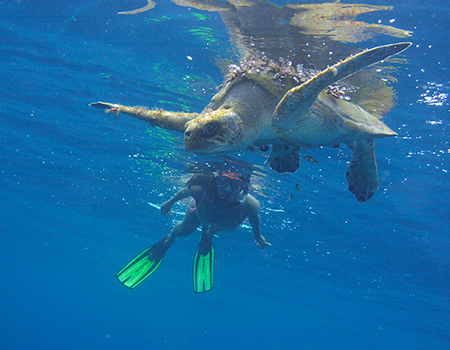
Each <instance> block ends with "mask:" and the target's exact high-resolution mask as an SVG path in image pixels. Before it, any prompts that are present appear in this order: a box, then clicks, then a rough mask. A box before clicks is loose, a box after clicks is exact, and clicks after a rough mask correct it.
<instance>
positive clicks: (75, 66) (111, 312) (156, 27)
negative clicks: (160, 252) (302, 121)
mask: <svg viewBox="0 0 450 350" xmlns="http://www.w3.org/2000/svg"><path fill="white" fill-rule="evenodd" d="M352 2H353V1H352ZM143 3H144V4H145V1H137V0H136V1H134V0H133V1H131V0H127V1H126V0H92V1H82V2H80V1H71V0H66V1H56V0H47V1H34V0H29V1H26V0H22V1H13V0H9V1H0V5H1V8H2V11H1V12H0V16H1V21H0V62H1V66H0V76H1V77H2V79H1V82H2V83H1V84H0V95H1V101H2V102H1V105H2V108H1V114H0V157H1V166H0V194H1V198H2V200H1V201H0V229H1V231H0V266H1V268H0V281H1V288H0V310H1V317H0V348H1V349H144V348H145V349H197V348H200V349H347V350H352V349H364V350H370V349H423V350H435V349H450V324H449V323H450V292H449V287H450V258H449V257H448V254H449V252H450V237H449V234H450V232H449V231H450V224H449V218H450V205H449V200H448V198H449V195H450V185H449V171H450V144H449V141H448V140H449V132H450V130H449V124H450V118H449V111H450V105H449V100H448V97H449V93H450V75H449V71H448V65H449V59H448V45H449V44H450V42H449V39H448V32H449V31H450V24H449V22H448V18H449V17H450V3H449V2H448V1H427V2H420V1H406V0H404V1H402V2H400V1H398V2H395V3H390V2H387V1H370V4H372V5H394V9H393V10H392V11H383V12H375V13H370V14H366V15H364V16H362V17H363V18H364V20H366V21H368V22H371V23H377V22H379V23H384V24H389V23H393V25H395V26H396V27H398V28H403V29H406V30H411V31H413V32H414V34H413V36H412V37H411V40H412V42H413V46H412V47H411V48H410V49H409V50H408V51H407V52H406V53H405V55H404V58H407V59H408V63H407V64H405V65H404V66H402V68H401V70H400V71H399V72H398V74H397V78H398V83H397V84H396V85H395V88H396V89H397V90H398V97H397V101H396V106H395V107H394V108H393V109H392V111H391V112H390V113H389V115H388V117H386V119H385V120H386V123H387V124H388V125H389V126H390V127H391V128H392V129H393V130H395V131H396V132H398V134H399V136H397V137H395V138H391V139H385V140H379V141H377V160H378V167H379V172H380V189H379V191H378V192H377V194H376V195H375V197H374V198H373V199H372V200H370V201H369V202H367V203H364V204H359V203H357V202H356V200H355V199H354V197H353V196H352V194H351V193H349V192H348V191H347V188H346V187H347V185H346V182H345V177H344V173H345V169H346V167H347V163H348V162H349V160H350V156H351V155H350V152H349V151H348V150H347V149H345V148H341V149H339V150H335V149H328V148H324V149H316V150H311V151H308V150H304V151H303V154H304V155H310V156H313V157H314V158H315V159H317V160H319V161H320V163H309V162H306V161H303V162H302V167H301V169H300V170H299V171H298V172H297V173H296V174H295V175H280V174H276V173H275V172H273V171H271V170H269V168H268V166H267V165H264V164H263V163H264V158H263V157H262V156H260V155H258V154H253V153H248V152H247V153H244V154H242V155H241V157H243V158H244V159H245V160H249V161H252V162H253V163H255V164H258V165H260V166H262V168H261V172H262V174H263V175H262V176H260V177H259V178H258V180H257V182H256V185H258V186H257V187H254V191H253V193H254V195H255V196H256V197H257V198H258V199H259V200H260V201H261V205H262V210H261V220H262V231H263V234H264V235H265V237H266V238H267V240H268V241H269V242H271V243H272V246H271V247H268V248H266V249H264V250H259V249H258V248H257V247H256V246H255V245H254V243H253V241H252V235H251V231H250V229H249V227H248V226H247V225H245V226H244V227H241V228H239V229H237V230H235V231H232V232H226V233H220V234H219V235H218V237H216V238H215V240H214V245H215V250H216V264H215V287H214V289H213V290H212V291H211V292H209V293H205V294H194V293H193V291H192V281H191V278H192V277H191V273H192V271H191V270H192V259H193V256H194V252H195V250H196V247H197V244H198V240H199V237H200V234H199V233H196V234H193V235H191V236H189V237H187V238H185V239H183V238H181V239H178V240H177V242H176V243H175V244H174V246H173V247H172V248H171V249H170V251H169V252H168V253H167V255H166V258H165V260H164V262H163V264H162V265H161V267H160V269H159V270H158V271H157V272H156V273H155V274H154V275H153V276H151V277H150V278H149V279H148V280H147V281H145V282H144V283H143V284H142V285H140V286H139V287H138V288H136V289H135V290H128V289H127V288H124V287H123V286H122V285H121V284H120V283H118V282H117V280H116V279H115V277H114V276H115V273H116V272H117V271H118V270H119V269H120V268H121V267H122V266H123V265H124V264H125V263H126V262H127V261H129V260H130V259H131V258H132V257H134V256H135V255H136V254H137V253H138V252H140V251H141V250H143V249H144V248H146V247H148V246H150V245H151V244H152V243H154V242H155V241H157V240H158V239H159V238H160V237H161V236H163V235H164V234H165V233H167V232H168V231H169V230H170V229H171V228H172V227H173V224H174V223H175V222H176V221H178V220H180V219H181V218H182V213H183V212H184V210H185V208H184V204H180V205H177V206H176V207H174V213H173V214H172V215H171V216H168V217H166V216H163V215H161V214H160V213H159V211H158V209H157V208H156V207H157V205H159V204H161V203H162V202H163V201H165V200H167V199H168V198H169V197H170V196H172V195H173V194H174V193H175V192H176V191H177V190H178V189H180V188H181V186H182V182H181V180H182V178H183V175H184V174H185V166H186V164H187V163H189V161H191V160H196V159H197V158H196V157H195V156H193V155H188V154H187V153H186V152H185V151H184V149H183V143H182V140H181V137H180V135H177V134H176V133H173V132H169V131H164V130H159V129H152V128H150V127H149V126H148V125H146V124H145V123H143V122H140V121H138V120H134V119H132V118H129V117H126V116H119V118H117V119H115V118H114V117H113V116H112V115H109V114H104V113H101V112H100V111H99V110H96V109H93V108H91V107H89V106H88V104H89V103H90V102H94V101H110V102H117V103H123V104H128V105H143V106H149V107H156V106H157V107H160V108H161V107H162V108H164V109H167V110H184V111H190V112H194V111H197V112H198V111H200V110H201V109H202V108H203V107H204V106H205V105H206V104H207V103H208V101H209V99H210V98H211V96H212V95H213V94H214V92H215V91H216V90H215V89H216V86H217V85H219V84H220V83H221V82H222V80H223V74H222V72H221V71H220V69H219V68H218V67H217V65H216V63H217V58H218V57H221V58H228V59H233V54H232V45H231V43H230V42H229V39H228V33H227V31H226V29H225V27H224V26H223V24H222V22H221V20H220V17H219V16H218V15H217V13H214V12H207V11H200V10H194V9H188V8H183V7H178V6H176V5H175V4H173V3H171V2H169V1H165V0H160V1H158V3H157V6H156V7H155V8H154V9H152V10H151V11H149V12H146V13H143V14H140V15H137V16H119V15H117V12H118V11H123V10H128V9H134V8H137V7H139V6H143V5H144V4H143ZM353 3H357V2H353ZM280 4H281V3H280ZM395 40H398V39H393V38H388V37H382V36H381V37H376V38H374V39H371V40H369V41H368V42H365V43H362V44H361V45H362V47H372V46H376V45H381V44H386V43H390V42H394V41H395ZM257 188H260V189H261V190H259V191H257V190H256V189H257ZM299 189H300V190H301V191H299Z"/></svg>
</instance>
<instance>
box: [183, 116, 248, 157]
mask: <svg viewBox="0 0 450 350" xmlns="http://www.w3.org/2000/svg"><path fill="white" fill-rule="evenodd" d="M248 146H249V145H247V144H246V141H245V137H244V124H243V123H242V120H241V118H240V117H239V115H237V114H236V113H234V112H233V111H232V110H231V109H226V108H220V109H217V110H213V111H207V112H204V113H203V114H202V115H201V116H199V117H197V118H194V119H192V120H190V121H189V122H187V123H186V126H185V131H184V147H185V148H186V150H187V151H192V152H194V153H196V154H219V153H225V152H233V151H237V150H240V149H243V148H246V147H248Z"/></svg>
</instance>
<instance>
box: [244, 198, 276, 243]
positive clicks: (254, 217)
mask: <svg viewBox="0 0 450 350" xmlns="http://www.w3.org/2000/svg"><path fill="white" fill-rule="evenodd" d="M245 206H246V213H245V214H246V216H247V217H248V220H249V221H250V225H251V226H252V229H253V237H254V238H255V241H256V245H257V246H258V247H259V248H261V249H263V248H264V247H266V246H270V245H271V244H270V243H269V242H266V239H265V238H264V236H263V235H262V234H261V221H260V219H259V209H260V208H261V205H260V204H259V202H258V200H257V199H256V198H255V197H253V196H252V195H250V194H249V195H248V196H247V199H246V201H245Z"/></svg>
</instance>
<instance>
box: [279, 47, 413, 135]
mask: <svg viewBox="0 0 450 350" xmlns="http://www.w3.org/2000/svg"><path fill="white" fill-rule="evenodd" d="M409 46H411V43H398V44H392V45H385V46H379V47H375V48H373V49H370V50H366V51H363V52H360V53H358V54H356V55H354V56H350V57H349V58H347V59H345V60H344V61H341V62H339V63H337V64H335V65H334V66H331V67H328V68H327V69H325V70H323V71H322V72H320V73H319V74H317V75H316V76H314V77H313V78H311V79H309V80H308V81H306V82H304V83H303V84H301V85H299V86H296V87H294V88H292V89H291V90H289V91H288V92H286V94H285V95H284V96H283V98H282V99H281V101H280V102H279V103H278V105H277V106H276V108H275V112H274V116H273V117H274V118H273V123H274V126H275V127H277V128H279V129H282V130H288V129H292V128H294V127H295V126H297V124H298V122H299V121H300V120H301V119H302V118H303V117H304V116H305V115H306V114H307V113H308V112H309V110H310V108H311V106H312V105H313V103H314V102H315V101H316V99H317V97H318V96H319V93H320V92H321V91H322V90H323V89H325V88H326V87H327V86H329V85H332V84H334V83H335V82H337V81H339V80H342V79H344V78H346V77H348V76H350V75H352V74H354V73H356V72H357V71H359V70H361V69H363V68H365V67H367V66H370V65H372V64H374V63H377V62H379V61H382V60H384V59H386V58H388V57H390V56H393V55H396V54H398V53H400V52H402V51H404V50H406V49H407V48H408V47H409Z"/></svg>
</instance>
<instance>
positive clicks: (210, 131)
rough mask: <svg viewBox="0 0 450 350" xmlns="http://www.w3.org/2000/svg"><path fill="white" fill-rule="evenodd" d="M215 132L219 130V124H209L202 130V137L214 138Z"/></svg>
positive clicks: (213, 122)
mask: <svg viewBox="0 0 450 350" xmlns="http://www.w3.org/2000/svg"><path fill="white" fill-rule="evenodd" d="M217 130H219V122H216V121H212V122H209V123H207V124H206V125H205V126H204V128H203V135H205V137H211V136H214V135H215V134H216V133H217Z"/></svg>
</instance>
